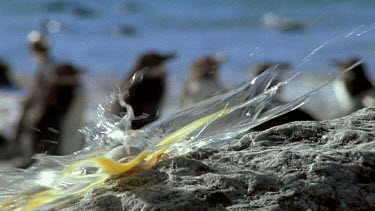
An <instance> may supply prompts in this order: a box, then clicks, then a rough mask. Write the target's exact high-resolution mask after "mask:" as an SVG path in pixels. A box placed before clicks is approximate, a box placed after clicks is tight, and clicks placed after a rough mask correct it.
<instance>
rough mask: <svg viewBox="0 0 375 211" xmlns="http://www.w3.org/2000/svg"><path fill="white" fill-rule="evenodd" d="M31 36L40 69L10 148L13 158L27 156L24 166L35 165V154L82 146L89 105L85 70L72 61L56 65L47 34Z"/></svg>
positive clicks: (60, 152) (33, 50) (65, 152)
mask: <svg viewBox="0 0 375 211" xmlns="http://www.w3.org/2000/svg"><path fill="white" fill-rule="evenodd" d="M34 36H36V37H34ZM29 38H30V51H31V55H32V56H33V58H34V60H35V63H36V66H37V70H36V73H35V76H34V80H33V83H32V86H31V89H30V91H29V94H28V95H27V96H26V99H25V101H24V103H23V107H22V113H21V116H20V118H19V121H18V125H17V129H16V132H15V136H14V139H13V146H12V147H11V149H10V157H14V156H17V155H21V156H22V157H23V160H24V163H23V164H22V167H27V166H28V165H30V164H31V159H30V158H31V156H32V155H33V154H35V153H47V154H55V155H56V154H59V155H62V154H70V153H72V152H74V151H77V150H79V149H81V147H82V145H83V143H84V140H83V134H81V133H80V132H79V131H78V129H80V128H81V127H82V125H83V121H84V111H85V108H86V104H85V103H86V98H85V93H84V89H83V86H82V84H81V80H80V76H81V73H82V71H81V70H79V69H78V68H76V67H74V66H72V65H71V64H69V63H62V64H53V62H52V60H51V59H50V56H49V45H48V41H47V39H46V38H45V37H44V36H43V35H41V34H39V33H37V34H34V35H33V36H32V37H29Z"/></svg>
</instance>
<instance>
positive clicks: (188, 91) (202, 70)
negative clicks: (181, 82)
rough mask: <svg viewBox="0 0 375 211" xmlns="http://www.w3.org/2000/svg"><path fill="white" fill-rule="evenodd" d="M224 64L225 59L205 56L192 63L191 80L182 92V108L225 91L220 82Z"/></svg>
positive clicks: (189, 79)
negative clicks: (219, 77) (220, 69)
mask: <svg viewBox="0 0 375 211" xmlns="http://www.w3.org/2000/svg"><path fill="white" fill-rule="evenodd" d="M222 62H223V58H220V57H210V56H205V57H201V58H198V59H197V60H195V61H194V62H193V63H192V65H191V67H190V73H189V78H188V80H187V82H186V84H185V87H184V89H183V92H182V96H181V100H180V104H181V107H185V106H189V105H193V104H195V103H197V102H200V101H202V100H205V99H207V98H209V97H212V96H213V95H215V94H217V93H219V92H222V91H225V88H224V87H223V85H222V84H221V83H220V82H219V80H218V71H219V68H220V64H221V63H222Z"/></svg>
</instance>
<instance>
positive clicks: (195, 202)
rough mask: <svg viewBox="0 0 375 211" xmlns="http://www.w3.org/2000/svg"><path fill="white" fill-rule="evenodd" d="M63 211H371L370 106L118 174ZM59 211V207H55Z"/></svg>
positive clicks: (374, 158)
mask: <svg viewBox="0 0 375 211" xmlns="http://www.w3.org/2000/svg"><path fill="white" fill-rule="evenodd" d="M64 206H65V207H64V209H63V210H274V211H276V210H375V107H372V108H367V109H363V110H360V111H358V112H356V113H354V114H352V115H350V116H347V117H344V118H340V119H336V120H332V121H323V122H295V123H291V124H287V125H283V126H279V127H275V128H271V129H269V130H267V131H263V132H260V133H249V134H246V135H245V136H243V137H242V138H240V139H238V140H237V141H236V142H235V143H234V144H233V145H232V146H228V147H227V148H225V149H223V150H213V149H201V150H198V151H195V152H192V153H189V154H187V155H185V156H181V157H175V158H172V159H169V160H166V161H162V162H160V163H158V164H157V165H156V166H154V167H153V168H152V169H150V170H147V171H142V172H136V173H133V174H131V175H122V176H121V177H119V178H116V179H115V180H109V181H107V183H106V185H105V186H103V187H99V188H96V189H94V190H93V191H91V192H89V193H87V194H86V195H85V196H84V197H82V198H81V199H76V200H75V201H72V202H70V203H69V204H65V205H64ZM60 209H61V208H59V210H60Z"/></svg>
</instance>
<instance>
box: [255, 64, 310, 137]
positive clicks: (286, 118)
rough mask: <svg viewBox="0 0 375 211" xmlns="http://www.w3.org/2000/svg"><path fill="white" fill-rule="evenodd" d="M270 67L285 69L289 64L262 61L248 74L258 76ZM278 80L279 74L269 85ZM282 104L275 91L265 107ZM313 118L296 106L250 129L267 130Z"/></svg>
mask: <svg viewBox="0 0 375 211" xmlns="http://www.w3.org/2000/svg"><path fill="white" fill-rule="evenodd" d="M270 68H277V69H281V70H286V69H288V68H290V65H289V64H288V63H280V64H279V63H276V62H264V63H261V64H258V65H256V66H255V67H253V68H252V69H250V71H251V72H250V75H252V76H258V75H260V74H262V73H263V72H264V71H266V70H268V69H270ZM279 82H281V78H280V76H279V77H278V78H276V79H274V81H273V82H272V83H271V84H270V87H272V86H275V85H276V84H278V83H279ZM279 92H282V89H280V90H279ZM282 104H285V102H283V100H282V99H281V93H277V94H276V95H275V96H274V98H273V100H272V101H271V102H270V105H269V106H268V107H266V108H265V109H266V110H268V109H271V108H274V107H276V106H280V105H282ZM314 120H316V119H315V118H314V117H312V116H311V115H310V114H308V113H307V112H305V111H303V110H302V109H301V108H297V109H295V110H293V111H290V112H288V113H286V114H283V115H281V116H278V117H276V118H273V119H271V120H269V121H267V122H264V123H263V124H260V125H258V126H256V127H255V128H253V129H252V130H253V131H263V130H267V129H269V128H271V127H275V126H278V125H283V124H286V123H290V122H295V121H314Z"/></svg>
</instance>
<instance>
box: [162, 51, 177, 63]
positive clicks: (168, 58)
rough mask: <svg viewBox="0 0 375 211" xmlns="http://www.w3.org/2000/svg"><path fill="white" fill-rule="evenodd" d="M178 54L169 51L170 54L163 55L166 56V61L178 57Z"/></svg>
mask: <svg viewBox="0 0 375 211" xmlns="http://www.w3.org/2000/svg"><path fill="white" fill-rule="evenodd" d="M176 56H177V54H176V53H169V54H165V55H164V56H163V57H164V61H167V60H170V59H174V58H176Z"/></svg>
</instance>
